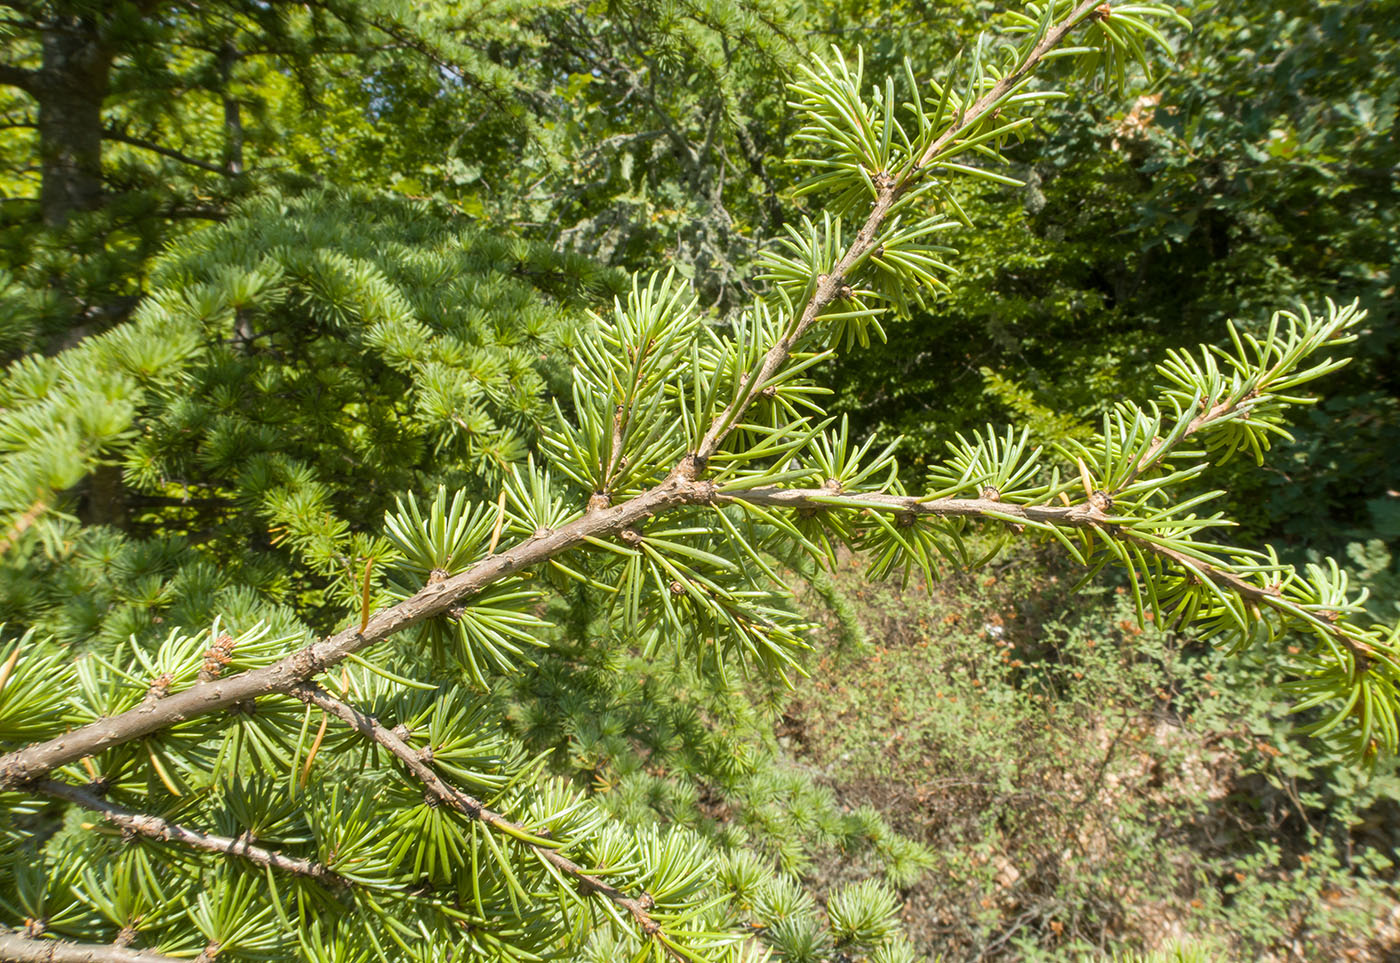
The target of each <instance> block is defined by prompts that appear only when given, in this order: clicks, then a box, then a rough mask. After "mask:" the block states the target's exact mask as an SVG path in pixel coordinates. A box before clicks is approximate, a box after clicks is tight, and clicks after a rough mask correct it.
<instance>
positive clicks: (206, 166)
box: [102, 128, 234, 177]
mask: <svg viewBox="0 0 1400 963" xmlns="http://www.w3.org/2000/svg"><path fill="white" fill-rule="evenodd" d="M102 138H103V140H114V141H116V142H118V143H120V144H126V145H128V146H130V147H138V148H140V149H141V150H148V151H150V152H151V153H152V154H159V155H160V156H161V157H168V158H170V159H171V160H173V161H179V162H180V163H181V164H189V165H190V166H191V167H197V168H199V169H200V170H202V171H209V172H210V173H211V174H219V175H222V176H224V177H232V176H234V175H233V173H232V172H230V171H229V170H228V168H226V167H224V166H223V165H222V164H214V163H211V162H210V161H206V160H200V159H199V158H198V157H191V156H190V155H189V154H186V153H184V152H183V151H178V150H176V149H175V148H173V147H166V146H164V145H163V144H157V143H155V142H154V141H149V140H145V139H143V138H140V137H133V136H131V135H130V134H127V133H125V132H123V131H120V130H112V129H110V128H109V129H107V130H104V131H103V132H102Z"/></svg>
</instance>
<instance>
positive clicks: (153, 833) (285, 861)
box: [34, 779, 350, 886]
mask: <svg viewBox="0 0 1400 963" xmlns="http://www.w3.org/2000/svg"><path fill="white" fill-rule="evenodd" d="M34 788H35V789H37V790H38V791H39V792H42V793H45V794H47V795H50V796H54V797H55V798H58V799H64V800H67V801H68V802H71V803H75V804H77V805H79V806H82V807H83V808H84V809H90V810H92V811H93V812H96V813H100V814H101V815H102V818H103V819H104V820H105V821H107V822H109V823H111V824H112V825H113V826H117V827H119V828H121V829H123V830H127V831H129V832H133V833H139V834H140V835H142V836H145V837H147V838H148V839H155V840H160V841H162V842H175V843H179V844H181V845H182V846H188V847H190V848H191V849H199V850H203V851H205V852H208V853H222V854H224V855H227V856H238V857H240V858H242V859H246V860H248V861H249V862H251V863H256V864H257V865H259V866H267V867H269V868H271V869H275V870H278V871H279V872H283V873H291V874H293V875H296V876H307V877H310V878H311V879H316V880H320V881H321V882H325V883H334V884H336V885H339V886H349V885H350V881H349V880H347V879H346V878H344V877H343V876H340V875H339V874H337V873H335V872H333V871H332V870H330V869H328V868H327V867H325V866H324V865H322V864H321V863H317V862H314V861H312V860H309V859H303V858H301V857H298V856H288V855H286V854H285V853H279V852H277V851H275V850H270V849H264V848H263V847H261V846H257V845H254V843H253V841H252V840H251V839H250V838H243V837H239V838H237V839H232V838H230V837H228V836H216V835H213V834H212V833H202V832H199V831H198V830H194V829H189V828H188V827H185V826H181V825H179V824H177V823H172V822H170V821H169V820H167V819H162V818H161V817H159V816H151V815H149V814H146V813H138V812H133V811H132V810H130V809H126V808H124V807H122V806H118V805H116V804H115V803H111V802H108V801H107V800H105V799H103V798H102V797H101V796H98V795H97V794H96V793H93V792H91V791H90V790H88V789H84V788H82V787H80V786H74V785H72V784H71V783H66V782H61V781H59V780H57V779H44V780H42V781H40V782H39V783H37V784H36V785H35V786H34Z"/></svg>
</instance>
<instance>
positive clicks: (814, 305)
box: [0, 0, 1095, 789]
mask: <svg viewBox="0 0 1400 963" xmlns="http://www.w3.org/2000/svg"><path fill="white" fill-rule="evenodd" d="M1094 6H1095V3H1094V0H1085V2H1083V3H1081V4H1079V5H1078V6H1077V7H1076V8H1075V10H1074V12H1073V13H1071V14H1070V16H1069V17H1068V18H1067V19H1066V20H1065V21H1063V22H1062V23H1060V24H1058V25H1056V26H1055V27H1054V28H1053V29H1051V30H1050V31H1049V32H1048V33H1047V34H1046V36H1045V37H1044V38H1043V39H1042V40H1041V42H1040V43H1039V44H1037V45H1036V46H1035V47H1034V48H1033V49H1032V50H1031V52H1030V54H1028V55H1027V57H1026V58H1025V60H1024V61H1023V62H1022V64H1021V65H1020V66H1019V67H1018V68H1017V69H1016V70H1015V71H1013V72H1012V73H1010V74H1008V75H1007V76H1006V77H1004V78H1003V79H1002V80H1001V81H999V82H998V83H997V85H996V86H995V87H994V88H993V89H992V90H990V91H988V93H987V94H986V95H985V96H983V97H982V98H981V99H980V100H978V101H977V102H976V103H975V104H974V105H973V106H972V107H971V108H969V109H968V110H967V111H966V112H964V114H963V115H962V116H961V118H960V119H959V121H958V122H957V123H956V124H955V125H954V126H953V127H951V128H950V129H949V130H948V131H946V132H945V133H944V135H943V136H941V137H940V138H939V139H938V140H937V141H935V143H934V144H933V145H931V146H930V148H929V151H928V152H926V153H925V157H924V158H923V159H921V164H922V163H926V162H927V159H928V158H931V157H932V156H934V154H936V152H937V151H938V150H941V149H943V146H945V145H946V144H947V143H949V142H951V141H952V139H954V138H956V137H958V136H960V135H961V134H963V133H965V132H966V131H968V130H969V129H970V128H971V127H973V126H974V125H976V124H977V123H978V122H980V120H981V119H982V116H983V115H984V114H985V113H986V112H987V111H988V110H989V109H990V108H991V105H992V104H994V103H995V102H996V100H997V99H998V98H1000V97H1001V96H1003V95H1004V94H1005V93H1006V91H1008V90H1010V89H1011V88H1012V87H1013V86H1014V85H1015V84H1016V83H1018V82H1019V81H1020V80H1021V79H1022V78H1023V77H1024V76H1025V75H1026V74H1027V73H1029V71H1030V70H1031V69H1033V68H1034V66H1035V65H1036V64H1037V63H1038V62H1039V61H1040V60H1041V59H1043V57H1044V56H1045V54H1046V53H1047V52H1048V51H1049V50H1050V49H1051V48H1052V47H1053V46H1055V44H1057V43H1059V41H1060V40H1062V39H1063V38H1064V36H1065V35H1066V34H1067V33H1068V32H1069V31H1070V30H1071V29H1072V28H1073V26H1074V25H1075V24H1077V23H1078V22H1079V21H1080V20H1082V19H1083V17H1084V16H1085V15H1086V14H1087V13H1088V12H1089V11H1090V10H1091V9H1093V7H1094ZM376 26H380V29H383V27H382V25H376ZM916 175H917V169H915V170H910V171H908V172H906V174H905V175H903V176H902V177H901V178H900V179H899V180H897V181H895V182H894V183H892V184H890V185H887V186H886V187H884V188H883V189H881V190H880V193H879V196H878V197H877V199H876V202H875V205H874V208H873V210H872V211H871V212H870V216H869V218H868V219H867V220H866V222H865V225H864V226H863V227H862V228H861V229H860V231H859V232H858V233H857V235H856V239H855V241H854V242H853V243H852V246H851V248H850V249H849V250H848V251H847V252H846V254H845V255H844V256H843V257H842V259H841V261H840V262H839V264H838V265H837V267H836V269H835V270H834V271H833V272H832V273H831V274H830V275H829V276H827V277H825V278H824V279H821V280H819V281H818V284H817V288H816V291H815V293H814V294H813V295H812V298H811V300H810V301H809V302H808V303H807V305H806V307H805V308H804V309H803V312H802V314H801V317H800V319H799V322H798V323H797V325H796V326H794V327H793V328H792V329H791V330H790V331H789V332H788V333H787V334H786V335H785V336H784V337H783V338H781V339H780V340H779V341H778V343H777V344H775V345H774V346H773V347H772V348H771V349H770V350H769V351H768V353H767V354H766V355H765V356H764V360H763V362H762V363H761V364H760V366H759V368H758V369H757V370H756V371H754V372H751V373H750V374H749V375H748V376H746V378H745V380H744V382H743V386H742V387H741V389H740V396H739V399H738V400H737V401H735V402H733V403H732V404H731V406H730V407H729V408H726V409H725V411H724V412H721V413H720V415H719V416H718V417H717V418H716V420H715V422H714V423H713V424H712V425H711V427H710V429H709V431H708V432H707V433H706V435H705V437H704V439H703V440H702V441H701V443H700V445H699V446H698V448H697V450H696V451H695V452H693V453H691V454H689V455H687V456H686V457H685V458H683V459H682V460H681V462H680V463H679V464H678V465H676V467H675V468H674V469H673V470H672V471H671V473H670V474H669V475H668V476H667V477H666V479H665V480H664V481H662V482H661V483H660V484H659V485H657V486H656V487H654V488H652V489H650V490H649V491H647V492H644V493H643V494H641V495H638V496H637V497H635V498H633V499H630V500H628V501H627V502H624V503H623V504H621V505H618V506H616V507H611V508H602V507H601V506H598V507H597V509H596V510H594V511H590V512H589V513H588V514H586V515H584V516H583V517H581V518H579V519H576V520H575V521H573V522H571V523H570V524H568V525H565V526H563V527H562V528H559V529H556V530H555V531H553V532H549V533H544V534H541V535H540V536H538V537H534V538H531V539H529V540H527V541H525V542H522V543H520V544H518V545H516V546H514V547H513V548H511V549H509V550H507V551H506V552H504V553H501V554H492V555H489V556H488V557H486V558H484V559H482V560H481V561H479V562H477V563H476V564H474V565H472V566H471V567H470V568H468V569H467V570H466V571H465V572H461V573H459V574H457V575H454V576H452V577H451V578H448V579H446V580H444V581H442V582H439V583H436V584H433V585H428V586H425V587H424V588H423V589H422V590H420V591H419V592H418V593H417V594H415V595H413V596H412V597H411V598H408V599H405V600H404V601H402V602H400V603H398V604H397V605H394V606H392V607H390V608H388V609H384V610H382V611H380V612H379V613H377V614H376V615H375V616H374V617H373V618H371V619H370V620H369V623H368V625H367V626H366V627H365V630H364V631H363V632H360V631H356V630H355V629H353V628H347V629H344V630H342V631H341V632H339V633H337V634H336V635H334V636H331V637H330V638H328V639H324V640H322V641H320V642H317V643H315V644H313V645H310V646H307V647H306V648H304V649H301V650H300V651H297V652H294V653H292V654H291V655H289V656H287V657H286V658H284V659H282V660H281V661H279V662H276V663H274V664H273V665H270V666H267V667H265V668H261V669H254V670H250V671H248V672H243V673H240V674H238V675H234V676H230V677H228V678H226V679H219V680H214V681H211V682H206V683H201V684H198V685H195V686H193V687H191V688H189V689H186V690H184V691H182V692H179V693H176V694H173V695H170V696H167V697H166V698H164V699H161V700H158V701H154V702H151V703H144V704H142V705H140V706H138V707H136V708H134V709H130V710H128V711H126V712H123V713H120V714H119V715H116V716H111V717H108V718H104V719H99V720H97V721H96V722H92V723H89V724H88V725H86V726H82V727H80V728H78V729H75V730H73V731H72V732H69V733H66V734H64V735H62V736H58V737H57V738H54V739H50V740H48V741H47V742H43V743H37V744H34V745H31V746H28V747H26V748H24V749H20V750H17V751H15V752H12V753H9V754H7V755H5V756H0V789H5V788H13V787H17V786H20V785H23V784H24V783H26V782H30V781H32V780H34V779H38V778H41V777H43V776H45V775H47V774H48V773H49V772H50V771H52V770H53V769H54V768H56V767H58V766H62V765H66V764H68V763H71V762H76V761H77V760H79V759H82V758H84V757H85V756H91V755H94V754H96V753H99V752H101V751H103V750H104V749H108V748H111V747H112V746H116V745H121V744H122V743H125V742H130V741H131V740H133V739H139V738H141V737H142V736H145V735H149V734H151V733H153V732H158V731H160V730H161V729H164V728H166V727H168V726H172V725H175V724H176V723H180V722H184V721H187V720H189V719H193V718H197V717H199V716H203V715H208V714H209V713H212V712H217V711H220V710H225V709H228V708H230V707H232V706H234V705H236V704H238V703H244V702H251V701H253V700H255V699H257V698H259V697H262V696H267V695H275V694H287V693H290V692H292V691H293V690H294V689H295V688H296V687H297V686H299V685H300V684H301V683H302V682H305V681H307V680H309V679H311V678H314V677H315V676H316V675H319V674H320V673H321V672H324V671H325V670H326V669H328V668H330V667H331V666H333V665H335V664H337V663H339V662H340V661H342V660H343V659H345V658H347V657H348V656H350V655H352V654H354V653H356V652H359V651H360V650H362V649H365V648H367V647H369V646H371V645H374V644H375V643H377V642H380V641H382V640H383V639H386V638H388V637H389V636H391V635H393V634H395V633H397V632H400V631H402V630H404V629H406V628H409V627H410V626H413V625H416V624H417V623H419V622H422V621H424V620H425V619H429V618H432V617H434V616H437V615H441V614H443V613H444V612H446V611H447V610H448V609H449V608H450V607H451V606H453V605H454V604H457V603H459V602H461V601H462V600H464V599H468V598H471V597H472V596H474V595H477V594H479V593H480V592H481V591H482V590H484V589H485V588H486V587H488V586H490V585H492V584H493V583H495V582H498V581H500V580H501V579H504V578H508V577H510V576H511V575H515V574H517V573H518V572H521V571H523V570H525V569H527V568H530V567H532V566H534V565H537V564H540V563H542V562H545V561H547V560H549V559H550V558H553V557H554V556H556V555H560V554H562V553H564V552H567V551H570V550H572V549H574V548H577V547H578V546H580V545H582V544H584V541H585V539H587V538H606V537H610V536H614V535H617V534H618V533H620V532H621V531H622V530H624V529H626V528H630V527H633V526H635V525H639V524H641V523H643V522H645V521H646V520H647V519H649V518H650V517H652V516H654V515H657V514H660V513H662V512H665V511H668V510H670V509H673V508H676V507H679V506H682V505H689V504H699V503H706V502H709V501H711V500H712V499H713V496H714V486H713V485H711V484H710V483H708V482H697V481H696V480H695V479H696V478H697V476H698V475H699V473H700V472H702V471H703V470H704V468H705V464H706V463H707V462H708V460H709V458H710V456H712V455H713V454H714V452H715V451H716V450H717V449H718V446H719V445H720V443H721V442H722V441H723V440H724V438H725V436H726V435H727V434H728V433H729V431H730V430H732V428H733V427H734V425H735V424H737V423H738V421H739V419H740V417H741V416H742V414H743V412H744V409H746V408H747V406H748V405H749V403H750V402H751V401H752V399H753V398H754V397H755V396H756V395H757V393H758V390H759V389H761V388H762V387H763V385H764V383H765V382H766V381H768V379H770V378H771V377H772V376H773V375H774V373H776V372H777V370H778V369H779V368H780V367H781V366H782V365H783V363H784V362H785V361H786V360H787V358H788V355H789V354H790V353H791V351H792V348H793V345H794V344H795V343H796V342H797V341H798V339H799V338H801V337H802V335H803V334H804V333H806V331H807V330H808V329H809V328H810V327H811V326H812V324H813V323H814V322H815V321H816V319H817V316H818V315H819V314H820V312H821V310H822V309H823V308H824V307H825V306H826V305H828V304H830V303H831V302H832V301H833V300H834V299H835V298H836V297H837V296H838V295H839V293H840V291H841V287H842V286H843V284H844V275H845V274H846V272H848V271H850V270H851V268H852V266H853V265H854V264H855V263H856V262H857V261H858V259H859V258H861V257H862V256H863V255H864V254H865V253H867V252H868V251H869V250H870V249H871V248H872V247H873V246H874V244H875V237H876V235H877V233H878V231H879V229H880V227H881V225H882V224H883V223H884V221H885V218H886V217H887V216H888V215H889V213H890V210H891V207H892V206H893V204H894V203H895V201H896V200H897V199H898V197H899V195H900V194H901V193H902V192H903V191H905V190H906V189H907V188H908V187H910V186H911V185H912V184H913V179H914V178H915V177H916Z"/></svg>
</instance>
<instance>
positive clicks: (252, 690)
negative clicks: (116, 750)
mask: <svg viewBox="0 0 1400 963" xmlns="http://www.w3.org/2000/svg"><path fill="white" fill-rule="evenodd" d="M683 468H684V465H683V466H682V467H681V468H677V469H676V470H675V471H672V472H671V474H670V475H669V476H667V478H666V479H665V480H664V481H662V482H661V483H660V484H659V485H657V486H656V487H655V488H652V489H651V490H650V491H647V492H645V493H643V494H641V495H639V496H637V497H636V498H633V499H629V500H628V501H626V502H624V503H622V504H621V505H618V506H616V507H613V508H607V509H602V510H599V511H596V512H593V513H591V514H588V515H586V516H584V517H581V518H579V519H576V520H575V521H573V522H571V523H569V524H568V525H565V526H563V527H561V528H558V529H555V530H554V531H552V532H548V533H545V534H541V535H540V536H538V537H533V538H530V539H527V540H526V541H524V542H521V543H519V544H517V545H515V546H513V547H511V548H509V549H507V550H506V551H504V552H500V553H497V554H493V555H489V556H487V557H486V558H484V559H482V560H481V561H479V562H477V563H476V564H474V565H472V566H471V567H470V568H468V569H467V570H466V571H465V572H460V573H458V574H456V575H454V576H451V577H450V578H447V579H445V580H443V581H441V582H437V583H434V584H431V585H427V586H424V587H423V588H422V589H421V590H419V591H418V592H417V593H416V594H415V595H413V596H411V597H410V598H407V599H405V600H404V601H402V602H399V603H398V604H397V605H394V606H391V607H390V608H387V609H382V610H381V611H379V612H377V613H375V614H374V615H373V616H372V617H371V618H370V620H369V623H368V625H366V626H365V630H364V632H360V631H359V626H358V624H357V625H356V626H354V627H351V628H346V629H343V630H341V631H340V632H338V633H337V634H335V635H333V636H331V637H330V638H327V639H324V640H322V641H320V642H316V643H314V644H312V645H309V646H307V647H306V648H304V649H300V650H298V651H296V652H293V653H292V654H291V655H288V656H286V657H285V658H283V659H281V660H280V661H278V662H275V663H273V664H272V665H269V666H265V667H264V668H261V669H252V670H249V671H247V672H241V673H239V674H237V675H231V676H228V677H227V678H222V679H215V680H212V681H209V682H202V683H199V684H197V685H194V686H191V687H190V688H188V689H185V690H183V691H181V692H176V693H172V694H171V695H168V696H166V697H165V698H163V699H157V700H152V701H150V702H146V703H142V704H141V705H139V706H137V707H135V708H133V709H128V710H127V711H126V712H122V713H119V714H118V715H115V716H108V717H106V718H103V719H98V720H97V721H96V722H92V723H89V724H88V725H85V726H81V727H79V728H77V729H74V730H72V731H71V732H67V733H64V734H63V735H61V736H57V737H55V738H53V739H50V740H48V741H46V742H41V743H36V744H34V745H31V746H27V747H25V748H24V749H19V750H16V751H14V752H11V753H8V754H7V755H4V756H0V789H10V788H16V787H19V786H22V785H24V784H25V783H28V782H31V781H33V780H35V779H39V778H42V777H43V776H45V775H47V774H48V773H49V772H51V771H52V770H53V769H55V768H57V767H59V766H63V765H67V764H68V763H72V762H77V761H78V760H79V759H82V758H84V757H85V756H92V755H96V754H97V753H100V752H102V751H103V750H105V749H110V748H111V747H113V746H118V745H121V744H123V743H126V742H130V741H132V740H133V739H139V738H141V737H142V736H146V735H150V734H151V733H153V732H159V731H160V730H162V729H165V728H167V727H169V726H172V725H175V724H177V723H181V722H186V721H188V720H190V719H196V718H199V717H200V716H205V715H209V714H210V713H213V712H218V711H220V710H227V709H230V708H232V707H233V706H235V705H237V704H239V703H247V702H252V701H254V700H256V699H259V698H262V697H264V696H269V695H279V694H281V695H286V694H289V693H291V692H292V690H293V689H295V688H296V687H297V686H298V685H299V684H300V683H302V682H304V681H306V680H308V679H311V678H313V677H315V676H317V675H319V674H320V673H322V672H324V671H325V670H326V669H328V668H330V667H331V666H333V665H336V664H338V663H340V662H341V661H342V660H344V659H346V658H347V657H349V656H350V655H353V654H354V653H356V652H359V651H361V650H362V649H366V648H368V647H369V646H371V645H374V644H375V643H377V642H381V641H383V640H384V639H387V638H388V637H389V636H391V635H394V634H395V633H397V632H401V631H403V630H404V629H407V628H410V627H412V626H414V625H417V624H418V623H420V622H422V621H424V620H426V619H430V618H432V617H434V616H437V615H442V614H444V613H446V612H447V610H448V609H449V608H451V607H452V606H453V605H455V604H458V603H460V602H461V601H462V600H464V599H469V598H471V597H473V596H475V595H477V594H479V593H480V592H481V591H483V590H484V589H486V588H487V587H488V586H490V585H493V584H494V583H496V582H499V581H501V580H502V579H505V578H509V577H510V576H512V575H515V574H517V573H519V572H521V571H524V570H525V569H528V568H531V567H533V566H535V565H538V564H540V563H542V562H545V561H548V560H549V559H551V558H553V557H555V556H557V555H561V554H563V553H565V552H568V551H570V550H572V549H574V548H577V547H579V546H580V545H583V544H585V542H584V540H585V539H586V538H590V537H591V538H607V537H610V536H613V535H616V534H618V533H619V532H621V531H622V530H623V529H626V528H631V527H633V526H636V525H640V524H643V523H644V522H645V521H646V520H647V519H648V518H650V517H652V516H653V515H658V514H661V513H663V512H666V511H669V510H671V509H674V508H676V507H678V506H681V505H691V504H699V503H703V502H706V501H709V500H710V499H711V498H712V497H713V492H714V486H713V485H712V484H710V483H708V482H696V481H694V476H693V470H692V471H691V472H690V473H687V472H686V471H684V470H683ZM357 621H358V620H357Z"/></svg>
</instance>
